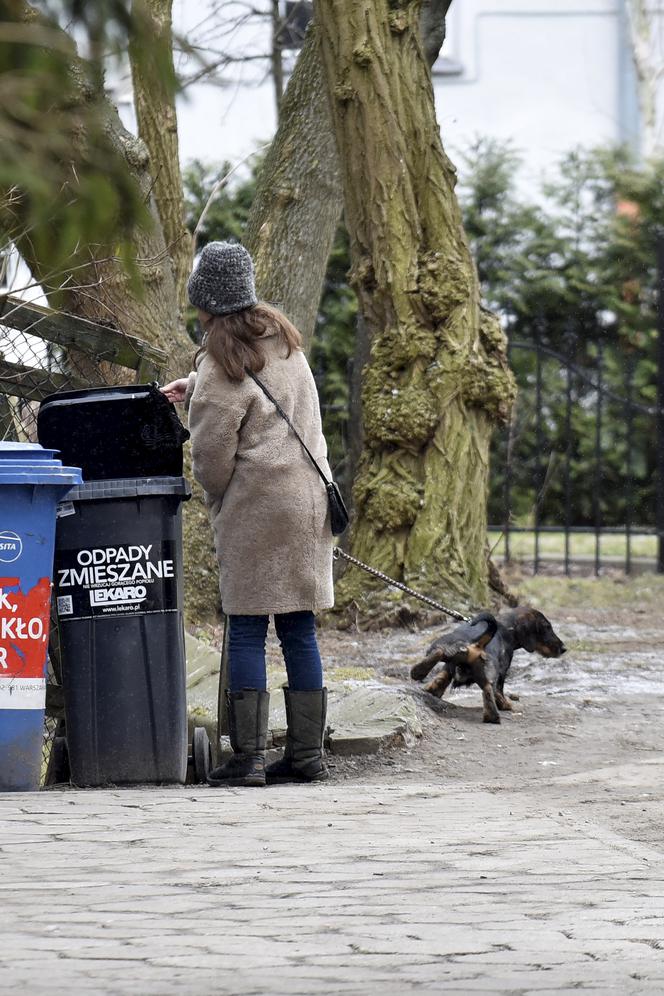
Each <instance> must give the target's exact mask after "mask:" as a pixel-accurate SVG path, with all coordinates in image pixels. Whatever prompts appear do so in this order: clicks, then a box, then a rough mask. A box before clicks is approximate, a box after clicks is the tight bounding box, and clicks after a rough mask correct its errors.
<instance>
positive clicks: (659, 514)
mask: <svg viewBox="0 0 664 996" xmlns="http://www.w3.org/2000/svg"><path fill="white" fill-rule="evenodd" d="M656 447H657V463H656V477H657V481H656V491H655V501H656V505H655V527H656V529H657V573H658V574H664V230H663V229H661V228H660V229H659V230H658V232H657V443H656Z"/></svg>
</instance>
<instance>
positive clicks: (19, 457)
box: [0, 443, 83, 488]
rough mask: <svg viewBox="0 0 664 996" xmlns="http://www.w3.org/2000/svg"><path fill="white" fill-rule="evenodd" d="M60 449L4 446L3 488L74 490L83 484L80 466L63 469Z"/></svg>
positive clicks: (0, 449) (0, 459)
mask: <svg viewBox="0 0 664 996" xmlns="http://www.w3.org/2000/svg"><path fill="white" fill-rule="evenodd" d="M57 452H58V451H57V450H46V449H44V447H43V446H40V445H39V443H0V487H2V485H3V484H55V485H62V486H64V487H69V488H71V487H73V486H74V485H75V484H81V483H82V480H83V478H82V476H81V471H80V469H79V468H78V467H63V466H62V461H61V460H57V459H56V456H55V454H56V453H57Z"/></svg>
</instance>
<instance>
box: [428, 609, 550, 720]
mask: <svg viewBox="0 0 664 996" xmlns="http://www.w3.org/2000/svg"><path fill="white" fill-rule="evenodd" d="M566 649H567V648H566V647H565V646H564V645H563V643H562V641H561V640H559V639H558V637H557V636H556V634H555V633H554V631H553V628H552V626H551V623H550V622H549V620H548V619H547V618H546V616H545V615H543V614H542V613H541V612H538V611H537V609H531V608H528V607H527V606H525V605H520V606H517V608H515V609H509V610H507V611H505V612H501V614H500V615H499V616H498V618H497V619H496V618H495V617H494V616H492V615H491V613H490V612H481V613H480V614H479V615H478V616H475V618H474V619H473V620H471V622H468V623H462V624H461V625H460V626H453V627H449V628H448V629H447V630H445V632H443V633H442V635H441V636H439V637H438V639H437V640H434V642H433V643H432V644H431V646H430V647H429V649H428V651H427V655H426V657H425V658H424V660H423V661H420V663H419V664H415V666H414V667H413V668H412V669H411V672H410V676H411V678H414V679H415V681H423V680H424V678H426V676H427V675H428V674H429V672H430V671H431V669H432V668H433V667H434V666H435V665H436V664H439V663H442V664H444V665H445V667H444V669H443V670H442V671H441V672H440V674H438V675H436V677H435V678H434V679H433V681H431V682H430V683H429V684H428V685H427V686H426V691H427V692H430V693H431V694H432V695H436V696H438V698H442V696H443V695H444V694H445V691H446V689H447V688H448V687H449V685H450V684H452V685H453V687H454V688H458V687H460V686H466V685H479V687H480V688H481V689H482V698H483V700H484V713H483V720H484V722H485V723H499V722H500V713H499V712H498V710H499V709H502V710H511V709H512V703H511V701H510V699H509V698H508V697H507V696H506V695H505V693H504V691H503V688H504V685H505V678H506V677H507V672H508V671H509V669H510V665H511V663H512V657H513V656H514V651H515V650H527V651H528V652H529V653H538V654H541V655H542V657H560V656H561V655H562V654H564V653H565V651H566ZM514 698H516V696H515V697H514Z"/></svg>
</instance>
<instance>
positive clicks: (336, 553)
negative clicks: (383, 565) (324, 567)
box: [332, 546, 470, 622]
mask: <svg viewBox="0 0 664 996" xmlns="http://www.w3.org/2000/svg"><path fill="white" fill-rule="evenodd" d="M332 555H333V557H334V559H335V560H338V559H339V557H343V559H344V560H347V561H348V562H349V563H350V564H355V566H356V567H360V568H361V569H362V570H363V571H366V572H367V574H371V575H373V577H375V578H378V580H379V581H383V582H384V583H385V584H389V585H391V586H392V587H393V588H398V589H399V591H405V593H406V594H407V595H412V597H413V598H419V600H420V602H424V603H425V604H426V605H431V606H432V608H434V609H438V610H439V611H440V612H444V613H445V615H448V616H452V618H453V619H458V620H459V622H470V616H462V615H461V613H460V612H457V611H456V609H449V608H448V607H447V606H446V605H442V604H441V603H440V602H436V601H434V599H433V598H429V596H428V595H421V594H420V593H419V591H415V590H414V589H413V588H409V587H408V585H406V584H402V583H401V581H395V580H394V578H390V577H388V576H387V574H383V572H382V571H377V570H376V568H375V567H370V566H369V564H365V563H363V561H361V560H358V559H357V557H351V555H350V554H349V553H346V552H345V550H340V549H339V547H338V546H335V548H334V550H333V553H332Z"/></svg>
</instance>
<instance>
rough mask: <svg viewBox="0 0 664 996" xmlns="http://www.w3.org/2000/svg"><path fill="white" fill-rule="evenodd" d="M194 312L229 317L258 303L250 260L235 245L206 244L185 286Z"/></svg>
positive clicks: (242, 247)
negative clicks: (196, 310) (205, 312)
mask: <svg viewBox="0 0 664 996" xmlns="http://www.w3.org/2000/svg"><path fill="white" fill-rule="evenodd" d="M187 291H188V292H189V300H190V301H191V303H192V304H193V306H194V307H195V308H200V309H201V311H207V312H208V313H209V314H211V315H230V314H232V313H233V312H234V311H242V310H243V308H251V307H252V306H253V305H254V304H257V303H258V298H257V297H256V288H255V286H254V264H253V263H252V261H251V256H250V255H249V253H248V252H247V250H246V249H245V248H244V246H241V245H239V243H237V242H208V244H207V245H206V246H205V247H204V249H203V250H202V252H201V254H200V256H199V258H198V265H197V266H196V269H195V270H194V272H193V273H192V275H191V276H190V277H189V283H188V284H187Z"/></svg>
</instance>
